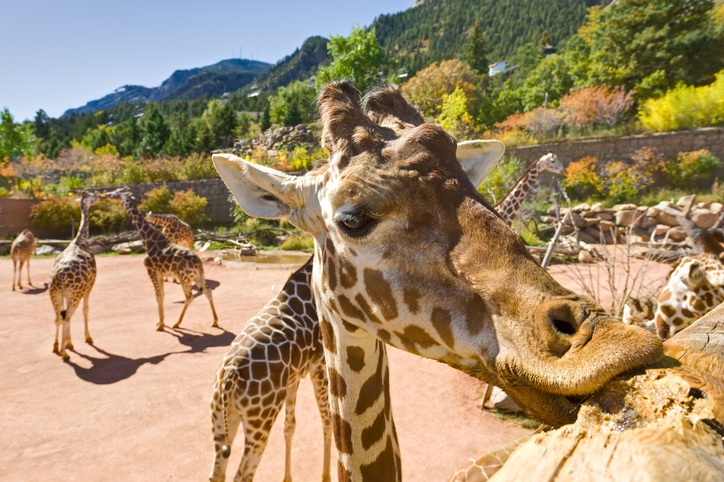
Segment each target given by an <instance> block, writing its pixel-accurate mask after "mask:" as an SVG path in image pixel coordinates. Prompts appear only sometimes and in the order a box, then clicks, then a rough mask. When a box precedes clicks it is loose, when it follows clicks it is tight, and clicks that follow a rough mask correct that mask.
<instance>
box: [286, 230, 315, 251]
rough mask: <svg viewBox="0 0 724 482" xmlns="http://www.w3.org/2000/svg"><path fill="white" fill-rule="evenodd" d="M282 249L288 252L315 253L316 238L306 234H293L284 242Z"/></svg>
mask: <svg viewBox="0 0 724 482" xmlns="http://www.w3.org/2000/svg"><path fill="white" fill-rule="evenodd" d="M280 248H281V249H284V250H287V251H307V252H312V251H314V238H312V237H311V236H308V235H306V234H293V235H291V236H289V237H288V238H287V239H285V240H284V242H283V243H282V245H281V246H280Z"/></svg>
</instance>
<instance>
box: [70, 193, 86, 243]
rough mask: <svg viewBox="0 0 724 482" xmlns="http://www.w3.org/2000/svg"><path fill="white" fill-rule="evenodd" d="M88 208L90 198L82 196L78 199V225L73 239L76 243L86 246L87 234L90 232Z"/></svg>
mask: <svg viewBox="0 0 724 482" xmlns="http://www.w3.org/2000/svg"><path fill="white" fill-rule="evenodd" d="M89 209H90V200H89V199H88V198H82V199H81V201H80V226H78V234H76V235H75V239H74V240H73V242H75V244H77V245H81V246H87V244H88V235H89V232H90V216H89V215H88V211H89Z"/></svg>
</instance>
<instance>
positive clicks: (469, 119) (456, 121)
mask: <svg viewBox="0 0 724 482" xmlns="http://www.w3.org/2000/svg"><path fill="white" fill-rule="evenodd" d="M437 123H438V124H440V126H441V127H442V128H443V129H445V130H446V131H448V132H449V133H450V134H452V135H454V136H455V137H457V138H458V140H461V139H462V138H464V137H465V136H466V135H467V134H468V133H469V132H470V130H471V129H472V126H473V116H471V115H470V114H469V113H468V99H467V97H466V96H465V92H464V91H463V89H461V88H460V87H456V88H455V90H454V91H453V92H452V93H451V94H443V96H442V107H441V109H440V115H439V116H438V118H437Z"/></svg>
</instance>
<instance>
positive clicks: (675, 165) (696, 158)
mask: <svg viewBox="0 0 724 482" xmlns="http://www.w3.org/2000/svg"><path fill="white" fill-rule="evenodd" d="M721 166H722V162H721V161H720V160H719V159H718V158H717V157H716V156H715V155H714V154H712V153H711V152H709V151H708V150H707V149H700V150H698V151H691V152H680V153H679V155H677V156H676V157H675V158H674V159H673V160H672V161H670V162H668V163H667V164H666V167H665V169H664V175H665V176H666V180H667V181H668V182H669V184H671V186H672V187H675V188H681V189H691V188H694V187H695V186H696V183H697V181H700V180H704V179H707V178H708V177H709V175H710V174H712V173H713V172H714V171H716V170H717V169H719V168H720V167H721Z"/></svg>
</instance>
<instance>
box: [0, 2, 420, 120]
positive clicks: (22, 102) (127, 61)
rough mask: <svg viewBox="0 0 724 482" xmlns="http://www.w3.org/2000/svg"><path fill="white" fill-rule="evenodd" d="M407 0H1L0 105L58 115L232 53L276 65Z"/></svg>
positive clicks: (19, 114) (19, 112)
mask: <svg viewBox="0 0 724 482" xmlns="http://www.w3.org/2000/svg"><path fill="white" fill-rule="evenodd" d="M412 3H413V0H384V1H383V0H362V1H359V0H336V1H335V0H307V1H301V0H300V1H280V0H262V1H242V0H236V1H232V0H205V1H190V0H158V1H156V0H145V1H141V0H126V1H116V2H111V1H107V0H65V1H62V0H0V19H1V20H0V25H1V27H0V29H1V30H2V34H3V35H2V36H3V41H2V42H0V108H4V107H7V108H8V109H10V112H11V114H13V116H14V117H15V120H16V121H22V120H24V119H26V118H29V119H32V118H33V117H34V116H35V112H36V111H37V110H38V109H44V110H45V111H46V112H47V113H48V115H50V116H51V117H58V116H60V115H62V114H63V112H64V111H65V110H66V109H68V108H71V107H79V106H82V105H84V104H85V103H86V102H88V101H90V100H94V99H98V98H100V97H102V96H104V95H106V94H108V93H110V92H112V91H113V90H114V89H116V88H117V87H120V86H121V85H125V84H137V85H143V86H146V87H155V86H157V85H160V84H161V82H163V81H164V80H165V79H166V78H167V77H168V76H170V75H171V74H172V73H173V71H174V70H177V69H189V68H193V67H202V66H204V65H210V64H214V63H216V62H218V61H220V60H223V59H227V58H231V57H239V53H240V52H241V54H242V57H244V58H253V59H255V60H263V61H265V62H269V63H275V62H277V61H279V60H280V59H282V58H283V57H284V56H286V55H288V54H290V53H292V52H293V51H294V49H296V48H297V47H299V46H301V44H302V42H303V41H304V39H306V38H307V37H310V36H312V35H321V36H325V37H329V36H330V35H348V34H349V32H350V30H351V29H352V27H353V26H354V25H360V26H366V25H369V24H371V23H372V21H373V20H374V18H375V17H377V16H378V15H380V14H383V13H395V12H399V11H402V10H405V9H407V8H409V7H411V6H412Z"/></svg>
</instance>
